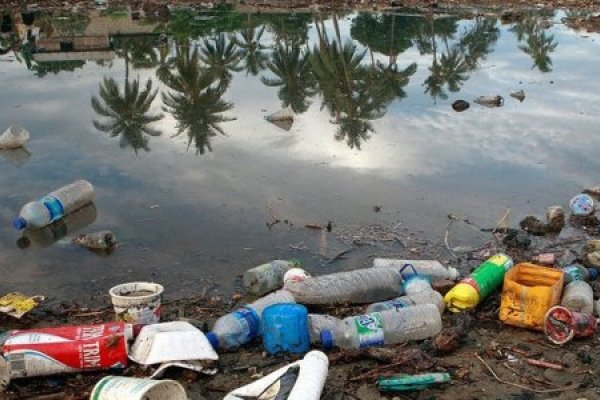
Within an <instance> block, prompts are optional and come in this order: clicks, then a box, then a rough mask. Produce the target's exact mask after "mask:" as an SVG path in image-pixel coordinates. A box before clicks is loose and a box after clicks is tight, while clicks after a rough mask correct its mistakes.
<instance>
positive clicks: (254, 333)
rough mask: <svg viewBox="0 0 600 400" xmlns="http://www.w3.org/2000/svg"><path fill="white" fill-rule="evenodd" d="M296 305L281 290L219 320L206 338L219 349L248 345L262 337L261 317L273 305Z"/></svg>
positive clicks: (289, 296)
mask: <svg viewBox="0 0 600 400" xmlns="http://www.w3.org/2000/svg"><path fill="white" fill-rule="evenodd" d="M280 303H295V300H294V296H292V295H291V294H290V293H289V292H288V291H286V290H279V291H277V292H274V293H271V294H269V295H267V296H265V297H262V298H260V299H258V300H256V301H255V302H253V303H250V304H248V305H246V306H244V307H242V308H240V309H239V310H237V311H234V312H232V313H229V314H227V315H224V316H222V317H221V318H219V319H218V320H217V321H216V322H215V325H214V326H213V329H212V331H211V332H208V333H207V334H206V338H207V339H208V341H209V342H210V344H211V345H212V346H213V348H215V349H217V348H218V347H221V348H224V349H230V348H235V347H238V346H240V345H242V344H244V343H248V342H249V341H251V340H252V339H254V338H256V337H258V336H260V335H261V316H262V312H263V310H264V309H265V308H267V307H268V306H270V305H272V304H280Z"/></svg>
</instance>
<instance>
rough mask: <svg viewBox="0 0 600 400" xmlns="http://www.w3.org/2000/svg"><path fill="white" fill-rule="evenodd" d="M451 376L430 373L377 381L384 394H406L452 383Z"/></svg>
mask: <svg viewBox="0 0 600 400" xmlns="http://www.w3.org/2000/svg"><path fill="white" fill-rule="evenodd" d="M450 380H451V378H450V375H449V374H447V373H445V372H444V373H439V372H434V373H429V374H421V375H404V376H397V377H390V378H380V379H379V380H378V381H377V387H378V388H379V390H381V391H382V392H406V391H413V390H423V389H426V388H428V387H429V386H431V385H435V384H440V383H446V382H450Z"/></svg>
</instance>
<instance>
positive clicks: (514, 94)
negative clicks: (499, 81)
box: [510, 89, 525, 103]
mask: <svg viewBox="0 0 600 400" xmlns="http://www.w3.org/2000/svg"><path fill="white" fill-rule="evenodd" d="M510 97H514V98H515V99H517V100H519V101H520V102H521V103H522V102H523V100H525V91H524V90H523V89H521V90H517V91H515V92H510Z"/></svg>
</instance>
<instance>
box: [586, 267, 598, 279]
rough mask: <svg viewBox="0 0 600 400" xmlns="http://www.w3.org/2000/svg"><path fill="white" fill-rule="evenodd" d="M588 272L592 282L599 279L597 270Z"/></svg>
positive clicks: (592, 269)
mask: <svg viewBox="0 0 600 400" xmlns="http://www.w3.org/2000/svg"><path fill="white" fill-rule="evenodd" d="M588 272H589V273H590V281H595V280H596V279H598V271H597V270H596V268H588Z"/></svg>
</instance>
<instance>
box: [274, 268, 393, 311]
mask: <svg viewBox="0 0 600 400" xmlns="http://www.w3.org/2000/svg"><path fill="white" fill-rule="evenodd" d="M401 283H402V276H401V274H400V272H399V270H398V269H397V268H366V269H357V270H354V271H347V272H338V273H335V274H329V275H321V276H317V277H313V278H308V279H305V280H304V281H302V282H289V283H287V284H286V286H285V288H286V290H289V291H290V292H291V293H292V294H293V295H294V298H295V299H296V301H297V302H298V303H302V304H343V303H357V304H364V303H374V302H376V301H382V300H387V299H390V298H393V297H398V296H400V295H402V294H403V293H402V287H401Z"/></svg>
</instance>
